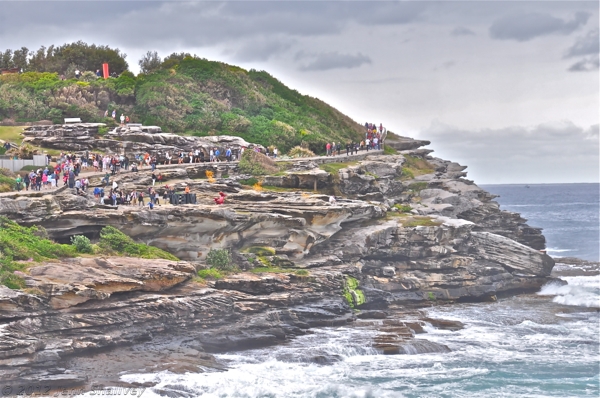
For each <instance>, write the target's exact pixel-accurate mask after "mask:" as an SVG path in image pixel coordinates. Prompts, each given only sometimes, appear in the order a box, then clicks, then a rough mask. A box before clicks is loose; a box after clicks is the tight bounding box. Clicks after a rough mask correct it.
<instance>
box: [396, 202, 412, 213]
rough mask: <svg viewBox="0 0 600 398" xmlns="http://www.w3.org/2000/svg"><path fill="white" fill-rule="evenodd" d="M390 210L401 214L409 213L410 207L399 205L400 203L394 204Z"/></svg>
mask: <svg viewBox="0 0 600 398" xmlns="http://www.w3.org/2000/svg"><path fill="white" fill-rule="evenodd" d="M392 208H393V209H396V210H397V211H399V212H401V213H409V212H410V211H411V210H412V207H410V206H409V205H401V204H400V203H396V204H395V205H394V206H392Z"/></svg>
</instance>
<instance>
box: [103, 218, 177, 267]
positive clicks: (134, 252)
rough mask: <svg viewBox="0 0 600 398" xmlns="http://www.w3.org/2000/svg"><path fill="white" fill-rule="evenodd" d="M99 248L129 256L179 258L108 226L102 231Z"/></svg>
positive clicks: (108, 252) (106, 251)
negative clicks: (137, 241) (138, 241)
mask: <svg viewBox="0 0 600 398" xmlns="http://www.w3.org/2000/svg"><path fill="white" fill-rule="evenodd" d="M98 248H99V249H100V251H101V252H104V253H107V254H112V253H117V254H119V255H124V256H129V257H140V258H148V259H152V258H162V259H165V260H173V261H177V260H179V259H178V258H177V257H175V256H174V255H172V254H171V253H167V252H166V251H164V250H161V249H159V248H158V247H154V246H148V245H146V244H144V243H136V242H135V241H134V240H133V239H131V238H130V237H129V236H127V235H125V234H124V233H123V232H121V231H119V230H118V229H116V228H114V227H111V226H106V227H104V228H102V231H100V242H99V243H98Z"/></svg>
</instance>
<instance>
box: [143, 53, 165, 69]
mask: <svg viewBox="0 0 600 398" xmlns="http://www.w3.org/2000/svg"><path fill="white" fill-rule="evenodd" d="M138 64H139V65H140V70H141V72H142V73H144V74H148V73H152V72H154V71H155V70H157V69H159V68H160V66H161V65H162V59H161V58H160V57H159V56H158V52H156V51H148V52H147V53H146V54H145V55H144V56H143V57H142V59H140V60H139V61H138Z"/></svg>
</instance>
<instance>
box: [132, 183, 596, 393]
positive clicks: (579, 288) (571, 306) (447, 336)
mask: <svg viewBox="0 0 600 398" xmlns="http://www.w3.org/2000/svg"><path fill="white" fill-rule="evenodd" d="M598 188H599V187H598V184H549V185H530V186H529V188H526V187H525V186H524V185H489V186H485V189H487V190H489V191H490V192H492V193H495V194H499V195H501V197H499V198H498V199H497V201H498V202H499V203H500V204H501V206H502V208H503V209H506V210H510V211H517V212H520V213H522V214H523V216H524V217H525V218H527V219H529V224H530V225H531V226H539V227H543V228H544V234H545V235H546V238H547V243H548V247H549V248H550V250H549V252H550V254H551V255H554V256H558V255H568V256H577V257H581V258H583V259H587V260H593V261H598V242H599V240H598ZM586 267H587V268H586ZM586 267H584V268H585V270H583V271H585V272H582V273H581V274H580V275H579V274H578V272H577V271H578V269H577V267H574V266H572V265H568V264H558V265H557V267H556V268H555V269H556V271H557V272H556V276H557V277H559V278H561V279H563V280H564V281H566V282H567V284H566V285H562V284H559V283H549V284H547V285H546V286H544V287H543V288H542V290H541V291H540V292H539V293H537V294H530V295H521V296H517V297H511V298H505V299H500V300H498V301H497V302H495V303H464V304H454V305H441V306H433V307H430V308H428V309H426V310H425V311H426V312H427V315H428V316H429V317H432V318H440V319H449V320H457V321H460V322H462V323H463V324H464V326H465V327H464V329H462V330H459V331H448V330H440V329H436V328H434V327H432V326H430V325H428V326H427V327H426V331H427V333H425V334H419V335H417V338H424V339H427V340H430V341H434V342H437V343H440V344H445V345H447V346H448V347H449V348H450V350H451V352H448V353H432V354H416V355H395V356H385V355H379V354H377V353H376V352H375V351H373V349H372V348H371V347H370V341H371V340H370V338H371V337H372V335H371V332H370V331H369V330H365V329H356V328H322V329H316V330H315V331H314V333H313V334H310V335H306V336H301V337H299V338H297V339H295V340H293V341H291V342H289V343H287V344H285V345H280V346H276V347H268V348H262V349H254V350H248V351H242V352H231V353H225V354H219V355H217V358H218V359H219V360H220V361H221V362H222V363H223V364H225V365H226V366H227V367H228V370H227V371H222V372H216V371H207V372H198V373H186V374H173V373H170V372H161V373H141V374H127V375H123V376H122V380H123V381H127V382H150V381H152V382H154V383H156V385H155V386H154V387H151V388H149V389H147V390H146V391H145V392H144V395H143V396H144V397H146V398H149V397H158V396H178V397H315V398H320V397H323V398H325V397H426V396H432V397H486V398H489V397H516V396H526V397H585V396H589V397H598V396H599V395H600V388H599V383H600V379H599V374H600V369H599V367H600V365H599V359H600V347H599V335H600V317H599V308H600V299H599V297H600V277H599V276H598V267H597V265H594V264H591V265H590V264H588V265H587V266H586ZM373 333H374V332H373ZM311 353H317V354H319V355H324V356H326V357H329V358H332V359H333V361H332V363H329V364H326V365H320V364H315V363H312V362H310V361H305V360H303V358H306V357H310V356H311V355H307V354H311Z"/></svg>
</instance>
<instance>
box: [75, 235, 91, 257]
mask: <svg viewBox="0 0 600 398" xmlns="http://www.w3.org/2000/svg"><path fill="white" fill-rule="evenodd" d="M71 244H72V245H73V246H75V249H76V250H77V252H79V253H92V252H93V251H94V248H93V247H92V243H91V242H90V240H89V239H88V238H87V236H84V235H75V236H72V237H71Z"/></svg>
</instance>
